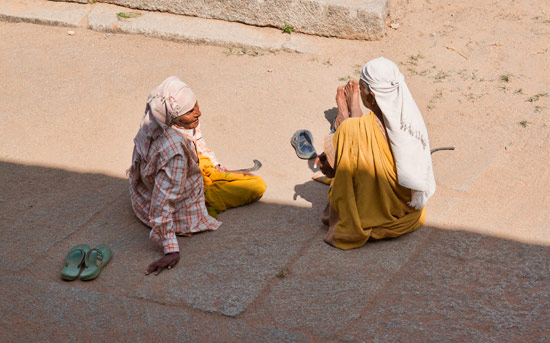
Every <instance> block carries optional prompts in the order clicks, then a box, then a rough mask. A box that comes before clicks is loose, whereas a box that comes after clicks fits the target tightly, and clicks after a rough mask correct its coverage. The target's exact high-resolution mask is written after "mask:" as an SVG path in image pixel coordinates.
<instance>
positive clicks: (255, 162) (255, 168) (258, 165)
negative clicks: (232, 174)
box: [237, 160, 262, 172]
mask: <svg viewBox="0 0 550 343" xmlns="http://www.w3.org/2000/svg"><path fill="white" fill-rule="evenodd" d="M252 161H253V162H254V167H250V168H244V169H238V170H237V171H242V172H253V171H256V170H258V169H260V168H261V167H262V162H260V161H258V160H252Z"/></svg>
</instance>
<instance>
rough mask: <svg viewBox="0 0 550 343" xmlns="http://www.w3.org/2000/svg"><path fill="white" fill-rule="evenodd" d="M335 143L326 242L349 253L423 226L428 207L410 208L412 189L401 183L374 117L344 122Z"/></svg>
mask: <svg viewBox="0 0 550 343" xmlns="http://www.w3.org/2000/svg"><path fill="white" fill-rule="evenodd" d="M333 143H334V148H335V152H336V160H335V164H336V175H335V176H334V179H333V180H332V183H331V185H330V188H329V192H328V200H329V203H330V205H331V207H332V208H331V213H330V220H329V223H330V225H329V231H328V233H327V235H326V236H325V238H324V240H325V241H326V242H327V243H329V244H331V245H333V246H335V247H337V248H340V249H343V250H348V249H353V248H358V247H361V246H363V245H364V244H365V243H366V242H367V240H368V239H369V238H373V239H382V238H390V237H397V236H401V235H403V234H406V233H408V232H411V231H414V230H416V229H418V228H419V227H420V226H422V224H423V223H424V219H425V209H422V210H415V209H414V208H412V207H410V206H409V205H407V202H410V201H411V190H410V189H408V188H405V187H403V186H400V185H399V184H398V183H397V172H396V168H395V163H394V159H393V156H392V153H391V151H390V148H389V146H388V144H387V142H386V139H385V137H384V135H383V133H382V131H380V129H379V128H378V126H377V124H376V118H375V114H374V113H372V112H371V113H370V114H368V115H364V116H362V117H361V118H349V119H346V120H344V121H343V122H342V124H341V125H340V126H339V127H338V130H337V131H336V133H335V134H334V137H333Z"/></svg>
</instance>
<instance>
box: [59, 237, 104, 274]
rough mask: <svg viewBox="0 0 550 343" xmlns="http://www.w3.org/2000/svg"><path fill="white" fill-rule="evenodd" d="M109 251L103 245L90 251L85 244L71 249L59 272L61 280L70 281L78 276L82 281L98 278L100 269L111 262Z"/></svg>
mask: <svg viewBox="0 0 550 343" xmlns="http://www.w3.org/2000/svg"><path fill="white" fill-rule="evenodd" d="M112 255H113V254H112V252H111V249H109V247H108V246H106V245H104V244H100V245H98V246H97V247H95V248H93V249H90V247H89V246H88V245H86V244H79V245H76V246H74V247H72V248H71V250H69V253H68V254H67V257H66V258H65V267H63V269H62V270H61V277H62V278H63V280H67V281H72V280H75V279H76V278H78V277H79V276H80V279H81V280H83V281H88V280H93V279H95V278H97V277H98V276H99V273H100V272H101V269H103V267H105V265H106V264H107V263H109V261H110V260H111V256H112Z"/></svg>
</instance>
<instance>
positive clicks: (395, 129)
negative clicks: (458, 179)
mask: <svg viewBox="0 0 550 343" xmlns="http://www.w3.org/2000/svg"><path fill="white" fill-rule="evenodd" d="M361 80H362V81H363V82H365V83H366V84H367V85H368V86H369V89H370V91H372V93H374V98H375V99H376V103H377V104H378V106H379V107H380V110H381V111H382V114H383V117H384V123H385V125H386V129H387V131H388V137H389V140H390V145H391V150H392V153H393V157H394V160H395V166H396V168H397V180H398V183H399V184H400V185H401V186H403V187H407V188H409V189H411V192H412V193H411V202H410V203H409V205H410V206H411V207H414V208H415V209H417V210H419V209H421V208H423V207H424V206H425V205H426V202H427V201H428V198H429V197H431V196H432V195H433V194H434V193H435V178H434V174H433V168H432V157H431V154H430V142H429V140H428V131H427V129H426V125H425V124H424V120H423V119H422V114H421V113H420V110H419V109H418V106H417V105H416V103H415V102H414V99H413V97H412V95H411V92H410V91H409V88H408V87H407V83H406V82H405V78H404V77H403V74H401V72H400V71H399V68H398V67H397V66H396V65H395V63H393V62H392V61H390V60H388V59H386V58H384V57H379V58H375V59H373V60H371V61H369V62H367V64H365V66H364V67H363V71H362V72H361Z"/></svg>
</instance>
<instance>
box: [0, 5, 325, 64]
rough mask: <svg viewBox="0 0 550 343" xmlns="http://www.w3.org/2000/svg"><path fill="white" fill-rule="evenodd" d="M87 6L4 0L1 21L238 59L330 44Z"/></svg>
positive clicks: (150, 13)
mask: <svg viewBox="0 0 550 343" xmlns="http://www.w3.org/2000/svg"><path fill="white" fill-rule="evenodd" d="M83 1H86V0H72V1H58V2H55V1H47V0H10V1H9V2H8V1H5V2H3V1H0V21H8V22H29V23H35V24H43V25H55V26H66V27H86V28H88V29H91V30H95V31H101V32H112V33H128V34H140V35H144V36H149V37H156V38H161V39H165V40H173V41H184V42H191V43H197V44H209V45H217V46H224V47H228V48H234V49H236V50H233V51H232V50H230V53H235V54H251V53H252V54H253V53H258V50H264V51H287V52H298V53H317V52H318V51H319V49H320V47H321V46H323V44H324V41H325V40H327V39H328V38H321V37H315V36H311V35H306V34H291V35H289V34H284V33H282V32H281V30H278V29H275V28H266V27H264V28H260V27H256V26H251V25H245V24H241V23H235V22H228V21H223V20H213V19H203V18H196V17H190V16H184V15H176V14H171V13H161V12H153V11H139V14H140V15H139V16H138V17H135V18H121V17H119V16H118V15H117V13H120V12H137V11H134V10H128V8H127V7H121V6H116V5H111V4H102V3H95V4H91V3H87V4H79V3H78V2H83Z"/></svg>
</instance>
